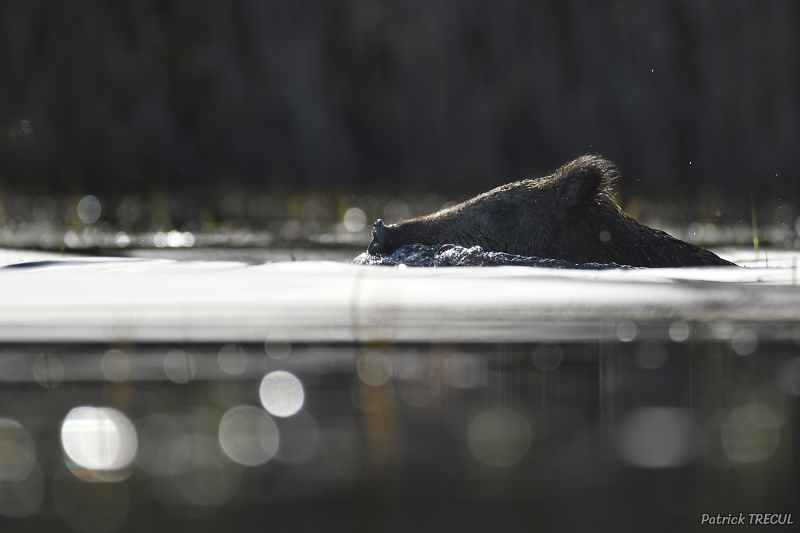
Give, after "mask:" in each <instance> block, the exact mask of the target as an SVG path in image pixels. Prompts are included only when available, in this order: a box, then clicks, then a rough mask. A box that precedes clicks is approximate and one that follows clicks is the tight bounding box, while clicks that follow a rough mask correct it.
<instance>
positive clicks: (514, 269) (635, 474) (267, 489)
mask: <svg viewBox="0 0 800 533" xmlns="http://www.w3.org/2000/svg"><path fill="white" fill-rule="evenodd" d="M451 250H452V249H439V250H436V251H435V252H434V253H432V254H428V255H427V256H426V257H428V258H429V259H430V258H431V257H436V256H437V254H438V256H439V257H440V260H441V258H442V257H445V256H446V255H447V254H448V253H450V254H451V256H452V257H469V258H472V259H470V260H474V259H475V258H479V259H480V260H484V258H485V257H486V256H485V255H481V254H482V252H479V251H476V250H472V251H470V250H463V249H462V250H456V251H455V252H452V251H451ZM411 252H412V253H410V254H408V255H407V256H406V260H405V261H404V262H403V264H409V263H410V260H409V259H408V257H411V256H412V254H413V253H415V252H414V250H411ZM425 253H427V252H425ZM740 253H741V254H742V255H741V256H739V257H737V256H736V255H735V253H730V254H728V255H726V256H725V257H726V258H736V259H740V258H741V257H744V256H745V255H744V254H745V253H746V252H745V251H742V252H740ZM15 254H17V255H14V256H13V257H12V256H11V255H8V256H7V257H6V263H8V264H9V265H11V264H19V263H20V262H25V263H26V266H24V267H13V268H3V269H0V291H2V293H3V295H4V298H3V300H2V303H0V527H2V529H3V531H43V530H46V531H60V530H63V531H75V530H78V531H86V532H90V531H116V530H124V531H141V530H147V531H184V530H187V531H188V530H192V531H203V530H209V531H210V530H217V531H218V530H223V529H224V530H241V531H250V530H259V531H260V530H263V529H264V528H275V529H279V530H281V531H309V530H326V531H328V530H332V531H348V532H350V531H365V532H372V531H408V530H415V531H417V530H418V531H484V530H504V531H526V532H527V531H532V530H538V529H544V530H548V531H643V530H646V531H685V530H694V529H702V528H701V526H700V522H701V518H702V515H703V514H709V515H716V514H722V515H726V516H727V514H728V513H731V514H733V515H738V514H739V513H744V514H745V516H747V517H748V520H749V513H794V514H793V520H794V522H797V520H798V518H800V510H798V505H797V502H798V501H800V499H799V498H798V497H800V475H799V474H798V469H797V468H796V466H795V465H796V462H797V457H798V456H800V455H798V454H799V453H800V445H799V444H798V441H797V438H796V435H797V433H798V429H800V417H798V412H800V411H798V396H799V395H800V315H799V314H798V313H800V311H798V309H800V306H798V305H797V301H798V290H797V288H796V286H795V285H796V274H795V272H794V269H793V268H792V264H793V263H794V262H795V261H794V260H795V259H796V258H794V257H793V256H790V255H785V256H780V255H777V254H774V255H772V256H771V259H770V261H771V262H770V265H771V267H770V268H766V265H765V264H763V263H762V264H761V265H760V266H759V267H758V268H734V267H732V268H711V269H653V270H648V269H627V270H626V269H597V270H587V269H574V268H547V267H545V268H525V267H519V266H513V265H512V266H508V265H505V266H498V267H496V268H486V269H482V268H463V269H460V268H447V269H431V268H402V267H397V268H377V267H375V266H365V265H358V264H356V265H353V264H347V263H344V262H331V261H308V262H282V263H274V264H253V263H254V262H255V261H246V260H244V258H240V259H241V260H240V261H239V262H236V261H212V262H198V261H196V260H195V259H197V257H196V256H193V257H189V258H185V259H190V260H189V261H181V262H176V261H167V260H163V259H158V260H154V259H124V258H80V260H74V259H75V258H70V257H69V256H66V257H61V256H56V257H53V256H51V255H47V254H24V253H22V255H19V254H20V252H15ZM421 255H423V256H424V255H425V254H421ZM351 257H352V256H351ZM488 257H490V258H491V257H492V256H488ZM512 260H513V259H512ZM763 261H764V260H763V258H762V262H763ZM551 266H552V265H551ZM737 527H739V526H737ZM756 527H757V526H756ZM723 529H724V528H723ZM737 530H748V527H747V526H743V529H742V528H740V529H737Z"/></svg>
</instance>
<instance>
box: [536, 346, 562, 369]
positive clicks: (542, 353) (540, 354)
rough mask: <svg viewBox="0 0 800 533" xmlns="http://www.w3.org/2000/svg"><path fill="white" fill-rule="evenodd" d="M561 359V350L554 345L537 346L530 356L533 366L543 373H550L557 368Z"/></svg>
mask: <svg viewBox="0 0 800 533" xmlns="http://www.w3.org/2000/svg"><path fill="white" fill-rule="evenodd" d="M563 357H564V356H563V354H562V352H561V348H560V347H559V346H558V345H556V344H539V345H537V346H536V348H534V349H533V353H532V354H531V360H532V361H533V366H535V367H536V368H538V369H539V370H541V371H543V372H550V371H551V370H555V369H556V368H558V366H559V365H560V364H561V360H562V359H563Z"/></svg>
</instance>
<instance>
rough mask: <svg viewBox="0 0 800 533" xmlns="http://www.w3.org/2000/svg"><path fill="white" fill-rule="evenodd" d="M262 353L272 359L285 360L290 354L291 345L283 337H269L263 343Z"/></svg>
mask: <svg viewBox="0 0 800 533" xmlns="http://www.w3.org/2000/svg"><path fill="white" fill-rule="evenodd" d="M264 351H266V352H267V355H268V356H270V357H271V358H273V359H277V360H281V359H286V358H287V357H289V354H291V353H292V343H291V342H289V339H287V338H286V337H284V336H283V335H270V336H269V337H267V340H266V341H264Z"/></svg>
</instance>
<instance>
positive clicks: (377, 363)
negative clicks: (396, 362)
mask: <svg viewBox="0 0 800 533" xmlns="http://www.w3.org/2000/svg"><path fill="white" fill-rule="evenodd" d="M356 369H357V371H358V377H359V378H361V381H363V382H364V383H366V384H367V385H371V386H373V387H378V386H380V385H383V384H384V383H386V382H387V381H388V380H389V379H390V378H391V377H392V361H391V360H390V359H389V358H388V357H387V356H386V355H385V354H383V353H381V352H376V351H373V352H367V353H365V354H364V355H362V356H361V357H360V358H359V360H358V364H357V365H356Z"/></svg>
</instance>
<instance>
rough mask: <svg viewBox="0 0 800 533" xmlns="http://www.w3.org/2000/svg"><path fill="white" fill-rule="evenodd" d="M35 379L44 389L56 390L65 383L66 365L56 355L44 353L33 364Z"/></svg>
mask: <svg viewBox="0 0 800 533" xmlns="http://www.w3.org/2000/svg"><path fill="white" fill-rule="evenodd" d="M33 377H34V379H35V380H36V382H37V383H39V385H41V386H42V387H45V388H47V389H55V388H56V387H58V386H59V385H61V382H62V381H64V364H63V363H62V362H61V360H60V359H59V358H58V357H56V356H55V355H53V354H49V353H43V354H41V355H39V357H37V358H36V360H35V361H34V362H33Z"/></svg>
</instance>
